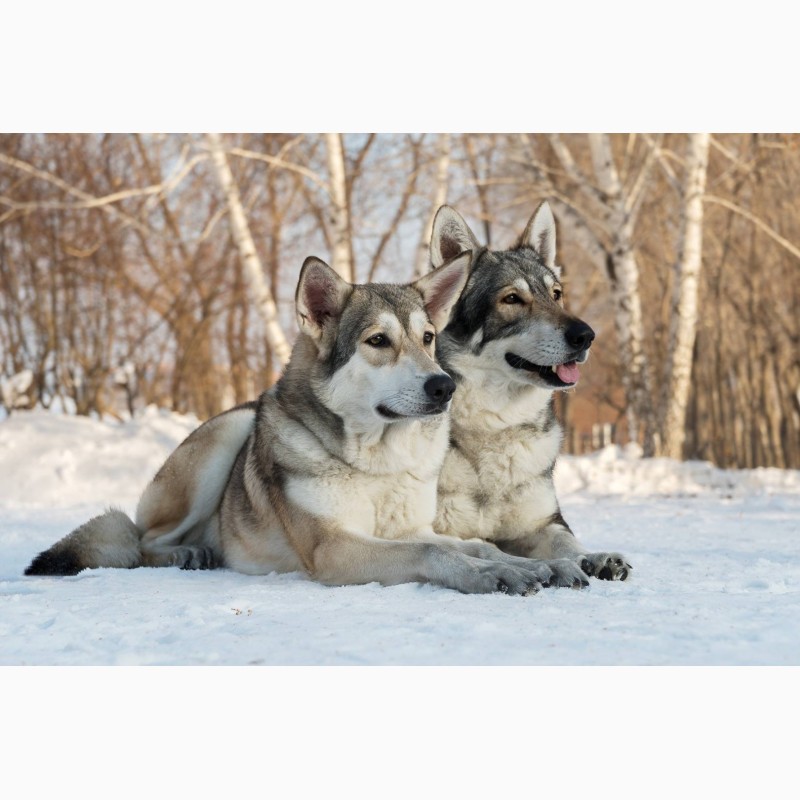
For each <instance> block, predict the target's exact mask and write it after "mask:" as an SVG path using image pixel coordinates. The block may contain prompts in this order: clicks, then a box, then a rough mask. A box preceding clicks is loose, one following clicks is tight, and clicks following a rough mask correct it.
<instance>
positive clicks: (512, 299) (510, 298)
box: [503, 294, 522, 306]
mask: <svg viewBox="0 0 800 800" xmlns="http://www.w3.org/2000/svg"><path fill="white" fill-rule="evenodd" d="M503 302H504V303H506V304H507V305H509V306H513V305H514V304H515V303H521V302H522V299H521V298H520V296H519V295H518V294H507V295H506V296H505V297H504V298H503Z"/></svg>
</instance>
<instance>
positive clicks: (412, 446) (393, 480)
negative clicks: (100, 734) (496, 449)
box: [26, 252, 581, 594]
mask: <svg viewBox="0 0 800 800" xmlns="http://www.w3.org/2000/svg"><path fill="white" fill-rule="evenodd" d="M470 260H471V256H470V254H469V253H466V254H461V253H460V252H459V253H456V254H454V257H453V258H452V259H450V258H448V259H445V261H446V263H443V264H442V265H441V267H440V268H439V269H436V270H435V271H434V272H431V273H430V274H428V275H426V276H424V277H423V278H421V279H419V280H418V281H416V282H415V283H413V284H411V285H407V286H400V285H390V284H369V285H352V284H349V283H347V282H345V281H344V280H342V279H341V278H340V277H339V276H338V275H337V274H336V273H335V272H334V271H333V270H332V269H330V267H328V266H327V265H326V264H324V263H323V262H321V261H319V260H318V259H315V258H309V259H306V262H305V263H304V265H303V268H302V270H301V274H300V278H299V282H298V287H297V294H296V298H295V299H296V311H297V320H298V325H299V328H300V334H299V336H298V339H297V342H296V344H295V346H294V348H293V350H292V355H291V359H290V362H289V364H288V366H287V368H286V370H285V372H284V374H283V376H282V377H281V379H280V380H279V381H278V383H277V384H276V385H275V386H274V387H273V388H271V389H270V390H268V391H266V392H264V393H263V394H262V395H261V397H260V398H259V399H258V401H256V402H252V403H247V404H244V405H242V406H239V407H237V408H234V409H231V410H230V411H228V412H226V413H223V414H220V415H218V416H216V417H214V418H212V419H211V420H209V421H207V422H206V423H205V424H203V425H202V426H200V427H199V428H198V429H197V430H196V431H194V432H193V433H192V434H191V435H190V436H189V437H188V438H187V439H186V440H185V441H184V442H183V443H182V444H180V445H179V446H178V447H177V449H176V450H175V451H174V452H173V453H172V454H171V455H170V456H169V458H168V459H167V460H166V462H165V463H164V465H163V466H162V467H161V469H160V470H159V471H158V473H157V474H156V476H155V478H154V479H153V480H152V482H151V483H150V484H149V486H148V487H147V488H146V489H145V491H144V494H143V495H142V497H141V500H140V502H139V505H138V508H137V511H136V520H135V522H134V521H132V520H130V519H129V518H128V517H127V516H126V515H125V514H123V513H122V512H121V511H117V510H109V511H107V512H106V513H105V514H102V515H101V516H99V517H96V518H94V519H92V520H90V521H89V522H87V523H86V524H84V525H82V526H81V527H80V528H78V529H77V530H75V531H73V532H72V533H71V534H69V535H68V536H66V537H65V538H64V539H62V540H61V541H59V542H57V543H56V544H55V545H53V546H52V547H51V548H49V549H48V550H46V551H45V552H43V553H40V554H39V555H38V556H37V557H36V558H35V559H34V560H33V562H32V563H31V565H30V566H29V567H28V569H27V570H26V574H28V575H43V574H45V575H47V574H58V575H67V574H75V573H77V572H79V571H80V570H82V569H85V568H91V567H137V566H150V567H162V566H178V567H182V568H188V569H205V568H212V567H218V566H222V567H228V568H230V569H233V570H237V571H239V572H243V573H248V574H254V575H261V574H266V573H270V572H273V571H276V572H289V571H304V572H305V573H307V574H308V575H309V576H311V577H312V578H313V579H315V580H318V581H321V582H322V583H326V584H333V585H341V584H362V583H368V582H372V581H377V582H380V583H382V584H386V585H390V584H398V583H405V582H412V581H420V582H430V583H434V584H438V585H441V586H445V587H450V588H453V589H457V590H459V591H461V592H475V593H479V592H494V591H504V592H508V593H512V594H527V593H532V592H535V591H537V590H538V589H539V588H540V587H541V586H542V585H549V584H551V583H554V584H558V585H562V584H565V583H566V584H569V585H571V584H572V583H573V582H576V583H578V584H580V583H581V581H580V580H579V579H576V578H575V576H569V575H567V576H565V574H564V572H563V570H561V569H559V566H558V564H556V565H555V567H550V566H548V565H547V564H546V563H544V562H542V561H534V560H530V559H526V558H522V557H518V556H515V555H513V554H508V553H504V552H502V551H501V550H499V549H498V548H497V547H495V546H494V545H491V544H488V543H486V542H481V541H477V540H473V541H460V540H455V539H453V538H452V537H446V536H440V535H438V534H436V533H435V532H434V530H433V520H434V516H435V513H436V489H437V477H438V474H439V471H440V469H441V466H442V463H443V461H444V458H445V455H446V453H447V448H448V441H449V413H448V409H449V406H450V398H451V396H452V394H453V392H454V391H455V389H456V386H455V384H454V383H453V381H452V380H451V379H450V378H449V376H447V375H446V373H445V372H444V371H443V370H442V369H441V367H440V366H439V365H438V364H437V363H436V360H435V337H436V332H437V330H441V328H443V327H444V325H445V324H446V322H447V320H448V317H449V314H450V311H451V309H452V307H453V305H454V303H455V302H456V300H457V298H458V296H459V293H460V291H461V289H462V288H463V286H464V283H465V281H466V278H467V274H468V269H469V264H470Z"/></svg>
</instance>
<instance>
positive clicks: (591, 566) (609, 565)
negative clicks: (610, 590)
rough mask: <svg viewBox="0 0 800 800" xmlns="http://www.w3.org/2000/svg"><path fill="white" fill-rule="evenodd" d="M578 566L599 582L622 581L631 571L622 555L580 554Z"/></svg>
mask: <svg viewBox="0 0 800 800" xmlns="http://www.w3.org/2000/svg"><path fill="white" fill-rule="evenodd" d="M578 566H580V568H581V569H582V570H583V571H584V572H585V573H586V574H587V575H591V576H593V577H595V578H599V579H600V580H601V581H624V580H625V579H626V578H627V577H628V575H630V573H631V570H632V569H633V567H632V566H631V565H630V564H629V563H628V561H627V559H626V557H625V556H624V555H622V553H582V554H581V555H580V556H578Z"/></svg>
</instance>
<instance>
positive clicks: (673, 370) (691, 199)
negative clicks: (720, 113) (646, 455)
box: [662, 133, 711, 458]
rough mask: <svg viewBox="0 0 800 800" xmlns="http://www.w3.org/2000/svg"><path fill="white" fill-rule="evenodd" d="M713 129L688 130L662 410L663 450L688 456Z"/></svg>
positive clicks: (676, 456)
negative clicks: (688, 412) (688, 418)
mask: <svg viewBox="0 0 800 800" xmlns="http://www.w3.org/2000/svg"><path fill="white" fill-rule="evenodd" d="M710 142H711V135H710V134H708V133H691V134H689V135H688V147H687V151H688V152H687V157H686V183H685V189H684V196H683V204H682V206H683V207H682V214H681V226H680V231H681V233H680V237H681V238H680V246H679V248H678V260H677V263H676V264H675V284H674V286H675V290H674V299H673V302H672V314H671V323H672V324H671V331H670V345H669V357H668V359H667V365H668V369H667V375H666V381H665V383H666V387H667V388H666V392H665V400H666V408H665V409H664V410H663V411H662V420H663V422H662V453H663V455H666V456H669V457H671V458H682V457H683V443H684V440H685V438H686V408H687V405H688V401H689V381H690V379H691V375H692V355H693V352H694V343H695V336H696V331H697V298H698V289H699V278H700V267H701V264H702V254H703V194H704V192H705V187H706V174H707V171H708V151H709V145H710Z"/></svg>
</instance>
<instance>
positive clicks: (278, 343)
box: [206, 133, 292, 372]
mask: <svg viewBox="0 0 800 800" xmlns="http://www.w3.org/2000/svg"><path fill="white" fill-rule="evenodd" d="M206 141H207V142H208V147H209V150H210V152H211V159H212V162H213V164H214V168H215V170H216V174H217V179H218V180H219V183H220V186H221V187H222V190H223V191H224V192H225V198H226V200H227V203H228V219H229V220H230V224H231V233H232V234H233V240H234V242H235V243H236V247H237V249H238V251H239V258H240V260H241V263H242V268H243V270H244V273H245V276H246V277H247V281H248V283H249V285H250V290H251V292H252V295H253V300H254V302H255V304H256V308H257V309H258V311H259V313H260V314H261V317H262V319H263V321H264V330H265V334H266V338H267V346H268V347H269V351H270V353H271V355H272V358H273V363H275V362H277V364H275V372H279V367H283V366H284V365H285V364H286V363H287V362H288V361H289V356H290V354H291V351H292V348H291V347H290V345H289V342H288V341H287V339H286V336H285V334H284V332H283V328H281V324H280V321H279V319H278V308H277V306H276V305H275V299H274V298H273V297H272V292H271V291H270V288H269V285H268V283H267V281H266V278H265V277H264V269H263V267H262V265H261V259H260V258H259V257H258V253H257V252H256V246H255V243H254V242H253V237H252V235H251V234H250V226H249V225H248V224H247V216H246V215H245V213H244V207H243V206H242V200H241V197H240V196H239V188H238V186H237V185H236V181H235V180H234V178H233V174H232V173H231V168H230V166H229V165H228V160H227V158H226V157H225V151H224V150H223V148H222V141H221V139H220V137H219V134H216V133H209V134H206Z"/></svg>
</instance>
